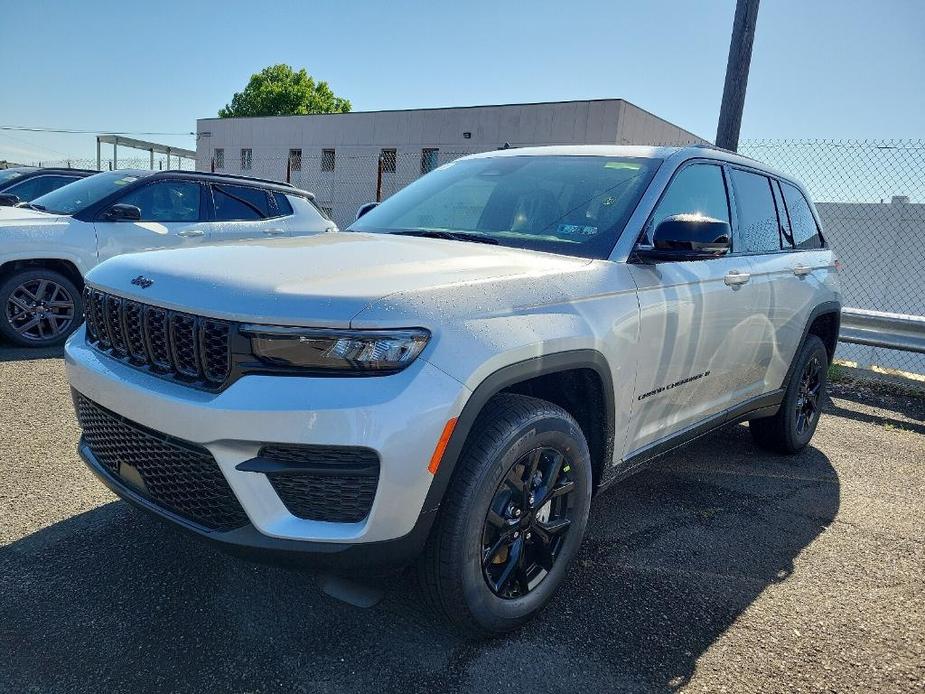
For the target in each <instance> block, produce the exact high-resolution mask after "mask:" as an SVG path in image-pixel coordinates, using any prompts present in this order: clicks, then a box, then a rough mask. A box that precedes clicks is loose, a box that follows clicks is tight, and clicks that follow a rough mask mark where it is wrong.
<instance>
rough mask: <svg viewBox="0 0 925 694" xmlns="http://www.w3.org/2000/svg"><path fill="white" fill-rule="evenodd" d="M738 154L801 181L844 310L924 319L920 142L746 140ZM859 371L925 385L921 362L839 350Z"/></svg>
mask: <svg viewBox="0 0 925 694" xmlns="http://www.w3.org/2000/svg"><path fill="white" fill-rule="evenodd" d="M739 151H740V153H742V154H744V155H746V156H749V157H752V158H754V159H757V160H759V161H762V162H765V163H766V164H769V165H771V166H773V167H774V168H776V169H778V170H780V171H782V172H785V173H787V174H790V175H791V176H794V177H795V178H798V179H799V180H801V181H802V182H803V183H804V185H806V187H807V188H808V189H809V191H810V194H811V195H812V197H813V199H814V200H815V201H816V207H817V209H818V211H819V216H820V217H821V218H822V224H823V230H824V232H825V235H826V238H827V239H828V240H829V241H830V242H831V244H832V246H833V248H834V249H835V251H836V254H837V255H838V257H839V259H840V260H841V262H842V263H843V265H844V270H843V272H842V274H841V286H842V291H843V292H844V305H845V306H850V307H852V308H861V309H866V310H870V311H881V312H887V313H899V314H907V315H913V316H925V141H922V140H862V141H857V140H751V141H747V142H744V143H742V144H741V145H740V147H739ZM837 356H838V357H839V358H840V359H842V360H844V361H846V362H848V363H851V364H852V365H857V366H858V367H861V368H873V369H875V370H882V371H886V372H887V373H889V372H893V371H898V372H901V373H902V374H907V375H908V374H911V375H915V376H919V377H925V355H922V354H917V353H914V352H902V351H898V350H889V349H884V348H882V347H870V346H864V345H854V344H846V343H841V344H840V345H839V347H838V353H837Z"/></svg>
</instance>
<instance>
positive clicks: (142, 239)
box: [94, 178, 210, 261]
mask: <svg viewBox="0 0 925 694" xmlns="http://www.w3.org/2000/svg"><path fill="white" fill-rule="evenodd" d="M203 193H204V191H203V186H202V184H200V183H199V182H198V181H193V180H189V179H180V178H176V179H173V178H167V179H160V180H157V181H152V182H150V183H146V184H143V185H142V186H140V187H138V188H135V189H133V190H131V191H129V192H128V193H126V194H125V195H123V196H122V197H121V198H119V199H117V200H116V201H115V202H114V203H113V204H121V205H131V206H133V207H137V208H138V210H139V212H140V216H141V219H138V220H131V221H129V220H119V219H116V218H114V215H113V211H112V206H109V207H108V208H107V209H105V210H103V211H102V212H101V213H100V214H99V215H98V217H97V219H96V221H95V222H94V228H95V229H96V236H97V249H98V255H99V259H100V261H103V260H106V259H107V258H111V257H113V256H116V255H119V254H121V253H134V252H137V251H151V250H157V249H162V248H176V247H180V246H198V245H200V244H203V243H205V242H208V241H209V240H210V239H209V230H208V216H207V214H205V210H206V205H205V204H204V194H203Z"/></svg>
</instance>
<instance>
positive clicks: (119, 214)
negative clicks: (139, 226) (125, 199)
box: [103, 203, 141, 222]
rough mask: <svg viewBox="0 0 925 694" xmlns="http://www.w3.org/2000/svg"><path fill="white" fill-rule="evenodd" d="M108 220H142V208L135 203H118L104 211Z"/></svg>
mask: <svg viewBox="0 0 925 694" xmlns="http://www.w3.org/2000/svg"><path fill="white" fill-rule="evenodd" d="M103 219H105V220H106V221H107V222H140V221H141V210H140V209H138V208H137V207H135V206H134V205H123V204H122V203H116V204H115V205H113V206H112V207H110V208H109V209H108V210H106V211H105V212H104V213H103Z"/></svg>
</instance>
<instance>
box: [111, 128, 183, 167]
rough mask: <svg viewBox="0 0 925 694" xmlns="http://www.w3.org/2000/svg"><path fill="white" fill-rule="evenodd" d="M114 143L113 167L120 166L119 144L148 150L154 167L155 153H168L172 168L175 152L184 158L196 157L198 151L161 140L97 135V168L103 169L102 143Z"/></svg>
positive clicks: (168, 163) (168, 165)
mask: <svg viewBox="0 0 925 694" xmlns="http://www.w3.org/2000/svg"><path fill="white" fill-rule="evenodd" d="M103 143H105V144H107V145H112V168H114V169H118V168H119V160H118V154H117V147H118V146H119V145H125V146H126V147H131V148H132V149H144V150H147V151H148V153H149V154H150V155H151V168H152V169H153V168H154V153H155V152H157V153H158V154H166V155H167V168H170V155H171V154H174V155H176V156H177V157H178V158H182V159H193V160H195V159H196V152H194V151H193V150H191V149H184V148H183V147H172V146H170V145H162V144H160V143H159V142H148V141H147V140H136V139H135V138H132V137H124V136H123V135H97V136H96V170H97V171H102V168H101V164H102V161H101V159H100V145H101V144H103Z"/></svg>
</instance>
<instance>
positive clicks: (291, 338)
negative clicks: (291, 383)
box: [241, 325, 430, 375]
mask: <svg viewBox="0 0 925 694" xmlns="http://www.w3.org/2000/svg"><path fill="white" fill-rule="evenodd" d="M241 332H243V333H245V334H246V335H248V336H249V337H250V340H251V348H252V350H253V352H254V354H255V355H256V356H257V357H258V358H259V359H260V360H261V361H264V362H266V363H268V364H273V365H274V366H283V367H291V368H295V369H305V370H307V371H325V372H330V371H340V372H372V373H370V375H373V374H383V373H394V372H396V371H401V370H402V369H404V368H405V367H406V366H408V365H409V364H411V362H413V361H414V360H415V359H416V358H417V356H418V355H419V354H420V353H421V350H423V349H424V346H425V345H426V344H427V341H428V340H429V339H430V333H429V332H428V331H426V330H424V329H423V328H409V329H405V330H336V329H327V328H276V327H270V326H266V325H245V326H242V329H241Z"/></svg>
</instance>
